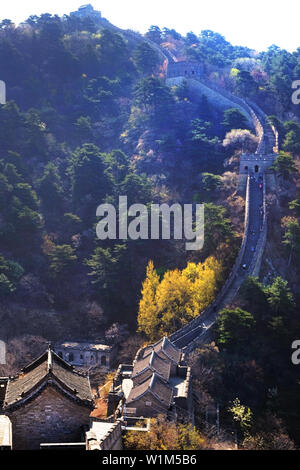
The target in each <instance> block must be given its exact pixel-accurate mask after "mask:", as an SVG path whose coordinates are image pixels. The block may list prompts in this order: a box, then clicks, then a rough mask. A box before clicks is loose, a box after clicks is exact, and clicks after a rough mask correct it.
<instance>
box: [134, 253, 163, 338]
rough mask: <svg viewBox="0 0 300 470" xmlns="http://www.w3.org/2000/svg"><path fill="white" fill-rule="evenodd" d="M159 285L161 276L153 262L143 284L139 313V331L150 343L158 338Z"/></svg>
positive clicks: (148, 267)
mask: <svg viewBox="0 0 300 470" xmlns="http://www.w3.org/2000/svg"><path fill="white" fill-rule="evenodd" d="M158 285H159V276H158V274H157V272H156V271H155V269H154V264H153V261H149V263H148V266H147V271H146V279H145V281H144V282H143V287H142V298H141V300H140V303H139V311H138V319H137V320H138V325H139V327H138V331H139V332H144V333H145V334H146V335H147V336H148V338H149V339H150V341H153V340H155V339H156V337H157V333H158V327H159V319H158V317H157V306H156V291H157V287H158Z"/></svg>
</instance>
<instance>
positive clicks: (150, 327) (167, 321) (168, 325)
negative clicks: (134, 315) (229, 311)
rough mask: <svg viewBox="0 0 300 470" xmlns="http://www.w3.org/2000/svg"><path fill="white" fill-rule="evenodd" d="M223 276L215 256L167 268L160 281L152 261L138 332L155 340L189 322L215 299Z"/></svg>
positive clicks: (142, 301)
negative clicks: (176, 267) (179, 267)
mask: <svg viewBox="0 0 300 470" xmlns="http://www.w3.org/2000/svg"><path fill="white" fill-rule="evenodd" d="M221 278H222V266H221V264H220V263H219V262H218V261H217V260H216V259H215V258H213V257H210V258H207V259H206V261H205V262H204V263H198V264H195V263H188V265H187V267H186V268H185V269H183V270H182V271H180V270H178V269H175V270H173V271H167V272H166V273H165V274H164V277H163V279H162V280H161V281H160V282H159V277H158V274H157V273H156V272H155V271H154V267H153V264H152V263H150V264H149V266H148V269H147V277H146V280H145V282H144V284H143V290H142V299H141V301H140V308H139V314H138V324H139V331H143V332H144V333H146V334H147V336H149V337H150V339H151V341H153V340H155V339H157V338H159V337H161V336H163V335H165V334H170V333H173V332H174V331H176V330H177V329H178V328H180V327H182V326H183V325H185V324H187V323H188V322H189V321H191V320H192V319H193V318H195V317H196V316H197V315H199V314H200V313H201V312H202V311H203V310H205V308H206V307H208V305H209V304H210V303H211V302H212V301H213V300H214V297H215V294H216V291H217V286H218V285H219V283H220V281H221Z"/></svg>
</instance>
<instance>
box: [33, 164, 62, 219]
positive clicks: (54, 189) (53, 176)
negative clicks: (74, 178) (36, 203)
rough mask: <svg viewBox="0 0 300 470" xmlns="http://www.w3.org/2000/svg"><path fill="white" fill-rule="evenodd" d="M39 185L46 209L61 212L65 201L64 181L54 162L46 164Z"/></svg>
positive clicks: (51, 211)
mask: <svg viewBox="0 0 300 470" xmlns="http://www.w3.org/2000/svg"><path fill="white" fill-rule="evenodd" d="M38 185H39V194H40V196H41V199H42V204H43V207H44V209H45V210H46V211H47V212H50V213H57V212H59V210H60V208H61V205H62V201H63V197H62V181H61V178H60V176H59V173H58V171H57V167H56V166H55V165H54V164H53V163H48V164H47V165H46V167H45V170H44V173H43V176H42V177H41V178H40V180H39V182H38Z"/></svg>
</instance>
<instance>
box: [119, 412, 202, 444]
mask: <svg viewBox="0 0 300 470" xmlns="http://www.w3.org/2000/svg"><path fill="white" fill-rule="evenodd" d="M207 447H208V445H207V442H206V441H205V439H204V438H203V437H202V436H201V434H200V433H199V431H197V429H196V428H195V427H193V426H192V425H191V424H186V425H185V424H176V423H171V422H169V421H168V420H167V419H166V418H165V417H163V416H159V417H158V418H157V419H151V422H150V431H149V432H135V431H131V432H128V433H127V435H126V437H125V448H126V449H132V450H133V449H134V450H203V449H207Z"/></svg>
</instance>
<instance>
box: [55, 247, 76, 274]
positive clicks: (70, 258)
mask: <svg viewBox="0 0 300 470" xmlns="http://www.w3.org/2000/svg"><path fill="white" fill-rule="evenodd" d="M48 256H49V259H50V274H51V276H52V277H54V278H58V277H59V278H62V277H65V276H67V275H68V274H69V273H70V272H71V271H72V269H73V268H74V265H75V262H76V261H77V256H76V254H75V250H74V248H72V247H71V246H70V245H54V246H53V249H52V250H51V252H50V253H49V255H48Z"/></svg>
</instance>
